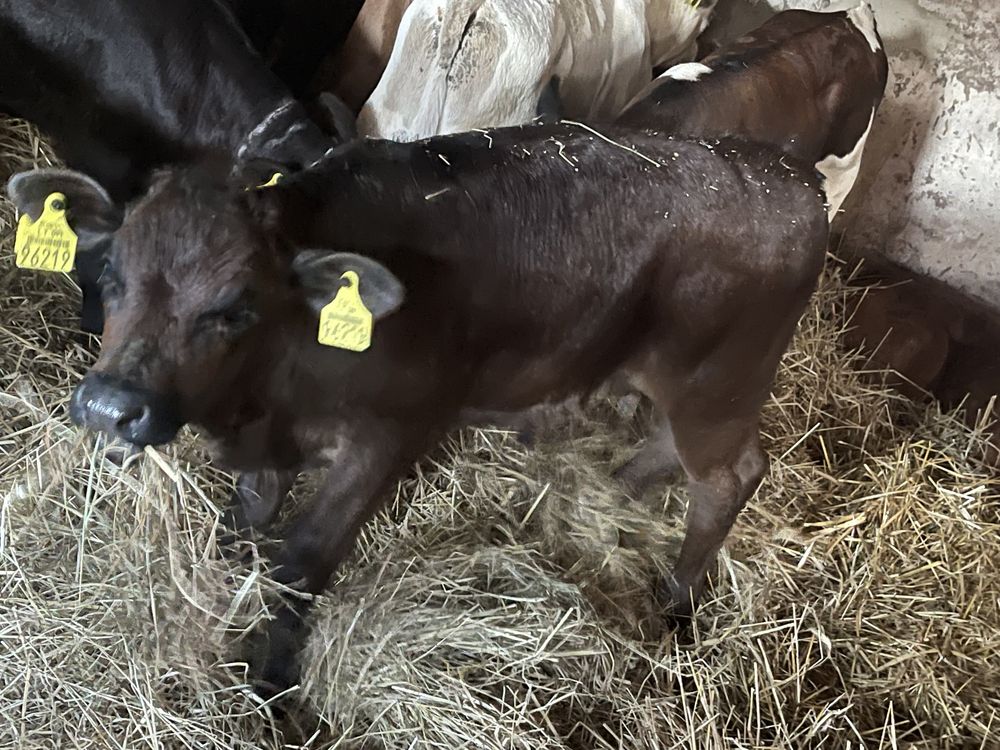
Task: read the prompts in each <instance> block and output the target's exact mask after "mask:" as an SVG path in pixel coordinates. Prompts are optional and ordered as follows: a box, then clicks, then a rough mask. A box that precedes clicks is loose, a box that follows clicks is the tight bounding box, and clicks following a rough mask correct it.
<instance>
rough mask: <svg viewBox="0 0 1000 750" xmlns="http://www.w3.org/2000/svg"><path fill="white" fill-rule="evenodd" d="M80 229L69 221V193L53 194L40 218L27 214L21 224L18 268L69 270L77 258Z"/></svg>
mask: <svg viewBox="0 0 1000 750" xmlns="http://www.w3.org/2000/svg"><path fill="white" fill-rule="evenodd" d="M76 242H77V238H76V232H74V231H73V230H72V229H70V228H69V222H68V221H66V196H65V195H63V194H62V193H52V194H51V195H50V196H49V197H48V198H46V199H45V207H44V208H43V209H42V215H41V216H39V217H38V221H32V220H31V217H30V216H28V215H27V214H23V215H22V216H21V219H20V221H18V223H17V235H16V236H15V237H14V262H15V263H16V264H17V267H18V268H27V269H31V270H35V271H52V272H55V273H69V272H70V271H72V270H73V260H74V258H76Z"/></svg>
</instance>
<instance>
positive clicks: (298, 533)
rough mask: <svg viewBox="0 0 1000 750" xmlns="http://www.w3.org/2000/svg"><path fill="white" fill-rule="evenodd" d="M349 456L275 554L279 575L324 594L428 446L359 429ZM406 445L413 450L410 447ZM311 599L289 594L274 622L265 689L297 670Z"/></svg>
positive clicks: (261, 659) (262, 666)
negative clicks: (388, 494) (411, 464)
mask: <svg viewBox="0 0 1000 750" xmlns="http://www.w3.org/2000/svg"><path fill="white" fill-rule="evenodd" d="M345 444H349V445H350V450H349V451H346V452H345V454H344V455H343V457H342V460H339V461H337V463H336V464H335V465H334V466H332V467H331V468H330V470H329V471H328V473H327V476H326V479H325V481H324V483H323V486H322V488H321V489H320V490H319V491H318V492H317V493H316V495H315V496H314V497H313V499H312V501H311V502H310V503H309V505H308V506H307V507H306V508H304V509H303V510H302V512H301V513H300V514H299V515H298V516H297V517H296V518H295V519H294V521H293V522H292V524H291V526H290V527H289V530H288V533H287V534H286V535H285V541H284V543H283V545H282V547H281V549H280V551H279V553H278V555H277V558H276V560H275V562H276V569H275V574H274V577H275V580H277V581H278V582H279V583H283V584H285V585H286V586H288V587H289V588H292V589H296V590H299V591H302V592H304V593H306V594H318V593H320V592H321V591H322V590H323V589H324V588H325V587H326V584H327V582H328V581H329V579H330V576H331V575H332V574H333V572H334V570H336V568H337V566H338V565H339V564H340V563H341V561H343V559H344V558H345V557H347V556H348V554H350V552H351V550H352V549H353V548H354V542H355V539H356V538H357V535H358V532H359V531H360V530H361V527H362V525H363V524H364V523H365V522H366V521H367V520H368V519H369V518H370V517H371V516H372V514H373V513H374V512H375V511H376V510H377V509H378V507H379V505H380V504H381V501H382V500H383V496H384V494H385V492H386V490H387V489H388V488H389V486H391V484H392V483H393V482H395V481H396V480H397V479H398V478H399V474H400V473H401V471H402V470H403V469H404V468H405V466H406V465H408V462H409V461H411V460H412V459H415V458H416V457H418V456H419V455H420V451H421V450H422V449H423V447H424V442H423V441H422V440H421V441H420V443H419V445H417V446H416V447H415V446H414V442H413V441H411V442H409V443H407V442H406V441H404V440H403V439H402V437H401V436H400V435H399V434H389V433H387V431H385V430H379V429H371V430H369V431H362V430H359V431H357V432H356V434H355V435H354V436H353V437H352V439H351V440H349V441H346V440H345ZM404 447H405V448H406V450H404ZM309 604H310V602H309V600H308V599H307V598H299V597H294V596H286V597H285V598H284V599H283V601H282V603H281V604H280V605H279V606H278V608H277V610H276V612H275V618H274V619H273V620H272V621H271V622H270V623H269V624H268V627H267V632H266V643H265V644H264V645H263V649H262V652H260V653H258V654H257V655H256V656H257V663H256V665H255V667H256V671H257V673H258V676H259V678H260V680H261V681H262V683H263V685H264V687H265V688H266V689H268V690H281V689H284V688H286V687H288V686H290V685H292V684H294V682H295V679H296V678H297V675H298V669H297V665H296V657H297V655H298V653H299V651H300V649H301V647H302V644H303V642H304V639H305V635H306V627H305V624H304V621H303V618H304V616H305V614H306V612H307V611H308V609H309Z"/></svg>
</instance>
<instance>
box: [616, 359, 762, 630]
mask: <svg viewBox="0 0 1000 750" xmlns="http://www.w3.org/2000/svg"><path fill="white" fill-rule="evenodd" d="M725 349H726V347H725V346H722V347H720V348H719V350H717V351H716V352H715V354H716V356H719V355H720V354H721V355H723V356H725V354H726V352H725ZM751 361H754V360H751ZM755 361H756V362H757V369H758V371H757V372H756V373H755V374H754V375H755V377H753V376H751V377H747V376H746V374H745V373H740V372H739V371H738V370H736V369H735V368H730V367H724V366H719V365H720V363H719V360H717V359H714V358H713V361H711V362H701V363H699V364H697V365H693V366H691V368H690V369H685V371H684V372H685V374H684V375H683V376H680V377H678V376H676V375H675V374H674V373H672V372H671V371H670V369H669V368H668V367H664V366H662V365H661V364H660V363H659V359H658V358H656V357H651V358H650V359H649V360H647V362H645V363H644V367H643V370H644V372H643V377H642V381H643V382H644V383H645V386H644V387H643V390H644V391H645V392H646V393H647V395H649V397H650V398H651V399H652V400H653V403H654V405H655V407H656V410H657V413H658V415H659V419H660V427H659V428H658V430H657V432H656V433H654V435H653V436H652V437H651V438H650V440H649V441H648V442H647V444H646V446H645V447H644V448H643V450H642V451H641V452H640V453H639V454H638V455H637V456H636V457H635V458H634V459H633V460H632V461H631V462H630V463H628V464H626V465H625V466H624V467H623V468H622V469H620V470H619V474H620V475H621V476H622V478H623V479H624V480H625V481H626V483H632V484H633V485H634V483H635V482H639V483H640V486H641V483H643V482H649V481H652V480H653V479H655V478H657V477H658V476H661V475H662V474H664V473H665V472H666V471H669V470H670V469H672V468H676V467H677V466H678V465H679V466H680V467H682V468H683V469H684V472H685V473H686V475H687V477H688V491H689V496H690V502H689V505H688V512H687V519H686V526H687V529H686V533H685V536H684V541H683V542H682V544H681V551H680V555H679V556H678V559H677V562H676V564H675V566H674V570H673V573H672V575H671V576H670V577H669V578H668V579H667V580H666V581H664V582H663V584H662V590H661V593H662V594H663V595H664V598H665V599H667V600H668V603H669V605H670V607H671V611H670V614H671V615H672V616H673V617H674V618H675V619H676V620H679V621H683V620H684V619H687V618H690V616H691V614H692V613H693V611H694V608H695V606H696V605H697V602H698V598H699V597H700V595H701V592H702V589H703V587H704V584H705V577H706V574H707V573H708V569H709V567H710V566H711V565H712V563H713V562H714V561H715V558H716V555H717V553H718V551H719V548H720V547H721V546H722V543H723V542H724V541H725V539H726V536H727V535H728V534H729V530H730V529H731V528H732V526H733V523H734V522H735V520H736V517H737V516H738V515H739V513H740V511H741V510H742V509H743V506H745V505H746V503H747V501H748V500H749V499H750V497H751V496H752V495H753V493H754V492H755V491H756V489H757V487H758V486H759V484H760V482H761V479H762V478H763V477H764V474H765V473H766V471H767V457H766V455H765V454H764V451H763V450H762V449H761V446H760V433H759V417H760V407H761V405H762V404H763V401H764V398H765V396H766V394H767V391H768V388H769V386H770V383H771V380H772V378H773V374H774V369H775V367H776V363H777V357H776V355H774V354H772V355H771V356H764V357H760V358H757V359H756V360H755ZM744 369H745V368H744Z"/></svg>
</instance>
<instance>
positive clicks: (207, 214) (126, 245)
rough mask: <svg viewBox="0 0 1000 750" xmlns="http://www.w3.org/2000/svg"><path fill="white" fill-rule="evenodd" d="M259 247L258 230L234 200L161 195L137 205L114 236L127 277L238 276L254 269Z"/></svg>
mask: <svg viewBox="0 0 1000 750" xmlns="http://www.w3.org/2000/svg"><path fill="white" fill-rule="evenodd" d="M263 247H264V242H263V238H262V237H261V235H260V233H259V230H257V228H255V227H254V226H253V225H252V223H251V222H250V219H249V216H248V215H247V213H246V212H245V211H242V210H240V207H239V206H238V205H236V202H235V201H233V200H228V201H226V200H222V199H220V198H218V197H217V196H200V195H197V194H193V195H192V194H186V195H182V196H175V195H171V194H170V193H168V192H166V191H163V192H160V193H159V194H154V195H151V196H149V197H147V198H146V199H145V200H144V201H142V202H141V203H139V204H138V205H136V206H135V208H134V209H133V210H132V211H130V212H129V215H128V216H127V218H126V220H125V222H124V224H123V225H122V227H121V229H120V230H119V231H118V233H117V235H116V238H115V252H116V255H117V256H118V257H119V261H120V264H121V268H122V270H123V271H125V273H126V274H129V275H131V274H140V275H141V274H146V273H159V274H161V275H165V276H186V275H191V274H200V275H212V276H215V275H224V276H225V275H239V274H240V273H241V272H249V271H250V270H251V269H252V268H253V267H254V266H255V265H256V261H257V258H256V256H258V255H259V254H260V252H261V251H262V249H263Z"/></svg>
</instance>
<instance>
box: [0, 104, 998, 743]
mask: <svg viewBox="0 0 1000 750" xmlns="http://www.w3.org/2000/svg"><path fill="white" fill-rule="evenodd" d="M47 153H48V152H47V151H46V149H45V148H44V147H43V146H42V144H40V142H39V140H38V137H37V135H36V134H35V133H34V132H33V131H32V130H31V129H29V128H27V127H25V126H24V125H23V124H20V123H17V122H14V121H4V122H2V124H0V159H2V164H0V177H2V178H3V179H6V176H7V175H8V174H9V173H10V172H11V171H12V170H14V169H16V168H20V167H23V166H24V165H26V164H30V163H32V162H35V163H44V162H45V160H46V154H47ZM12 228H13V215H12V211H11V208H10V206H9V205H8V204H6V203H4V204H3V206H2V212H0V235H2V240H3V249H2V260H0V288H2V290H3V293H2V295H0V418H2V420H3V425H4V429H3V431H2V434H0V586H2V599H0V654H2V657H0V747H3V748H53V747H66V748H69V747H73V748H277V747H282V746H283V743H288V745H286V746H290V745H292V743H295V744H297V745H304V746H308V747H311V748H332V747H337V748H383V747H384V748H393V749H396V748H398V749H399V750H404V749H405V750H408V749H409V748H442V749H447V750H452V749H454V748H498V749H499V748H505V749H506V748H574V749H575V748H595V749H598V748H636V749H643V748H672V747H678V748H692V749H701V748H771V747H781V748H799V747H801V748H809V747H828V748H848V747H850V748H858V747H870V748H879V747H882V748H890V747H927V748H938V747H942V748H943V747H956V748H957V747H962V748H976V747H981V748H993V747H1000V715H998V711H1000V501H998V484H997V480H996V479H995V477H994V476H993V475H992V474H991V473H990V471H988V470H987V469H986V468H984V467H983V466H982V465H981V464H980V462H979V455H980V452H981V448H982V442H981V438H980V437H979V436H977V435H976V434H974V433H971V432H969V431H968V430H966V429H965V428H964V427H962V426H961V424H960V423H959V422H958V421H957V420H955V419H953V418H952V417H950V416H943V415H941V414H939V413H938V412H937V411H936V410H935V409H934V408H931V407H923V406H914V405H912V404H909V403H907V402H904V401H902V400H901V399H900V398H898V397H896V396H894V395H893V394H892V393H891V392H887V391H886V390H884V389H883V388H881V387H879V386H877V385H873V382H875V381H873V380H872V379H871V378H870V377H868V376H865V375H864V374H863V373H862V372H860V367H859V363H858V362H856V361H852V359H851V358H850V357H849V356H847V355H846V354H845V353H844V352H843V351H841V350H840V349H839V348H838V345H837V334H838V325H840V323H839V322H838V321H839V320H840V319H839V312H840V301H841V299H842V296H843V292H844V287H843V285H842V284H841V282H840V281H839V280H838V274H836V273H833V272H831V273H830V274H828V275H827V277H826V278H825V279H824V280H823V283H822V286H821V289H820V291H819V293H818V294H817V295H816V298H815V301H814V303H813V305H812V306H811V308H810V310H809V312H808V314H807V316H806V317H805V319H804V320H803V323H802V325H801V327H800V331H799V334H798V336H797V338H796V340H795V343H794V347H793V349H792V351H791V352H790V353H789V354H788V356H787V357H786V358H785V360H784V363H783V366H782V369H781V373H780V376H779V380H778V384H777V386H776V389H775V392H774V396H773V398H772V399H771V401H770V403H769V404H768V406H767V410H766V413H765V418H764V431H765V445H766V447H767V450H768V452H769V454H770V456H771V459H772V471H771V474H770V476H769V477H768V479H767V480H766V481H765V483H764V485H763V486H762V487H761V489H760V491H759V492H758V494H757V496H756V498H755V499H754V501H753V502H752V503H751V505H750V507H749V508H748V509H747V511H746V512H745V513H744V514H743V515H742V517H741V518H740V520H739V522H738V524H737V526H736V528H735V529H734V532H733V534H732V537H731V541H730V543H729V544H728V546H727V551H726V553H725V554H724V555H723V556H722V558H721V561H720V565H719V569H718V572H717V574H716V575H715V581H714V587H713V590H712V596H711V597H710V598H709V600H708V601H706V602H705V605H704V606H703V608H702V610H701V612H700V615H699V617H698V622H697V629H696V633H695V634H694V636H693V637H692V638H687V639H681V640H679V641H678V640H675V639H674V638H673V637H671V636H669V635H668V636H667V637H665V638H662V639H659V638H657V637H656V635H655V631H654V629H653V628H652V619H651V614H652V612H651V599H650V596H649V592H650V589H649V583H650V581H651V580H652V578H653V576H654V574H655V572H656V571H657V570H658V569H662V568H664V567H666V566H669V564H670V562H671V560H672V559H673V555H674V554H675V552H676V550H677V545H678V541H679V539H680V534H681V529H682V526H681V518H682V511H683V505H684V494H683V492H682V491H679V490H676V491H675V490H666V489H665V490H664V492H663V493H662V494H661V495H660V496H658V497H655V498H653V497H651V498H649V499H648V503H647V504H639V505H633V506H628V505H624V504H622V502H621V499H620V495H619V493H618V492H617V490H616V489H615V487H614V485H613V484H612V483H611V482H610V481H609V480H608V479H607V476H608V473H609V470H610V469H611V468H612V467H614V466H615V465H617V463H618V462H620V461H621V460H623V458H624V457H626V456H627V455H628V454H629V453H630V451H632V450H633V449H634V448H635V447H636V446H637V445H638V444H639V443H640V442H641V440H642V435H643V424H644V415H643V413H642V410H641V409H640V413H639V415H638V416H634V417H625V416H621V415H619V414H618V413H617V411H616V410H615V409H614V408H612V406H611V404H610V403H609V402H604V401H598V402H596V403H594V404H592V405H591V406H589V407H588V408H587V410H586V413H585V414H583V415H579V416H576V417H574V418H573V419H572V420H571V423H570V424H569V425H568V426H566V427H564V428H562V429H561V430H560V431H559V432H560V437H558V438H556V437H544V438H543V439H542V440H541V441H540V442H539V444H538V445H537V446H536V447H534V448H532V449H526V448H524V447H522V446H521V445H520V444H519V443H518V442H517V441H516V440H514V439H513V438H512V437H511V436H509V435H506V434H504V433H501V432H491V431H468V432H465V433H463V434H461V435H458V436H456V438H455V439H454V440H452V441H451V442H449V443H448V444H447V445H445V446H443V447H442V448H441V449H440V450H439V451H438V452H437V453H436V454H435V455H434V456H431V457H429V458H427V459H426V460H425V461H423V462H422V463H421V464H420V466H418V467H416V468H415V469H414V470H413V472H412V473H411V474H410V476H409V477H408V478H407V479H406V481H404V482H402V483H401V485H400V487H399V490H398V492H397V495H396V498H395V499H394V500H393V501H391V502H390V503H389V505H388V506H387V510H386V512H384V513H383V514H381V515H380V516H379V517H378V518H377V519H376V520H375V521H374V522H373V523H372V524H371V525H370V526H369V527H368V528H367V529H366V530H365V532H364V536H363V539H362V542H361V544H360V546H359V549H358V552H357V554H356V556H355V558H354V559H353V560H352V562H351V564H350V565H348V566H347V568H346V569H345V570H344V571H343V574H342V576H341V579H340V580H339V581H338V585H337V587H336V589H335V590H333V591H332V592H331V594H330V595H329V596H328V597H326V598H325V599H324V600H323V601H322V602H321V604H320V606H319V609H318V612H317V615H316V618H315V622H316V628H315V633H314V636H313V638H312V640H311V642H310V645H309V648H308V654H307V663H308V668H307V671H306V681H305V687H304V688H303V689H302V690H301V691H300V692H299V693H298V694H297V695H296V696H294V698H295V701H296V703H297V705H299V706H300V708H301V710H299V711H298V712H297V713H295V714H294V715H293V716H291V717H285V718H283V719H281V720H280V721H279V720H275V719H274V718H273V716H272V714H271V712H270V711H269V707H268V706H267V705H262V704H261V701H260V700H259V699H258V698H257V697H256V696H255V695H254V694H253V693H252V692H251V691H250V690H248V689H247V688H246V686H245V682H244V675H243V672H242V669H241V666H240V664H239V663H238V662H239V659H240V653H241V652H240V643H239V641H240V639H241V637H242V635H243V634H245V633H246V632H247V631H248V630H249V629H251V628H252V626H253V624H254V623H255V622H257V621H258V620H259V619H260V618H261V617H263V616H265V615H266V607H267V602H268V591H269V585H268V584H267V582H266V566H265V564H264V563H263V562H261V558H255V559H254V561H253V562H251V563H250V564H248V565H246V566H238V565H236V564H235V563H229V562H227V561H224V560H222V559H220V556H219V553H218V549H217V545H216V542H215V535H216V533H217V527H216V520H217V514H218V509H219V506H220V504H221V503H222V502H223V501H224V499H225V497H226V495H227V486H228V482H229V478H228V477H227V476H226V475H224V474H222V473H221V472H219V471H217V470H215V469H213V468H212V467H211V466H209V465H208V464H207V462H206V458H205V455H204V454H203V452H202V448H201V445H200V443H199V442H198V441H197V439H196V438H194V437H193V436H190V435H187V436H185V438H184V439H183V440H182V441H181V442H180V444H178V445H177V446H175V447H174V448H172V449H170V450H169V451H166V452H162V453H156V452H152V451H150V452H147V454H146V455H145V456H142V457H139V460H137V461H132V462H130V463H129V464H127V465H126V467H125V469H124V470H120V469H118V468H116V467H115V466H114V465H113V464H111V463H109V462H107V461H105V460H104V458H103V455H102V452H101V451H100V450H99V449H98V448H97V447H96V446H95V445H94V443H93V442H92V441H91V439H90V438H88V437H86V436H84V435H82V434H81V433H80V432H79V431H77V430H76V429H74V428H73V427H72V426H71V425H70V424H69V422H68V421H67V418H66V416H65V410H64V404H65V400H66V397H67V395H68V394H69V391H70V388H71V387H72V385H73V383H74V382H75V381H76V380H77V379H78V378H79V377H80V375H81V373H82V372H83V371H84V370H85V368H86V366H87V364H88V363H89V362H90V361H91V360H92V357H93V353H94V350H95V344H94V342H92V341H82V340H81V339H80V338H79V337H78V335H77V334H76V333H75V332H74V326H75V320H76V318H75V313H76V296H75V292H74V290H73V287H72V284H71V283H70V282H69V281H68V280H67V279H63V278H51V277H43V276H40V275H37V274H34V273H25V272H19V271H17V270H15V269H14V268H13V263H12V261H11V249H10V245H11V241H12Z"/></svg>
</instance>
